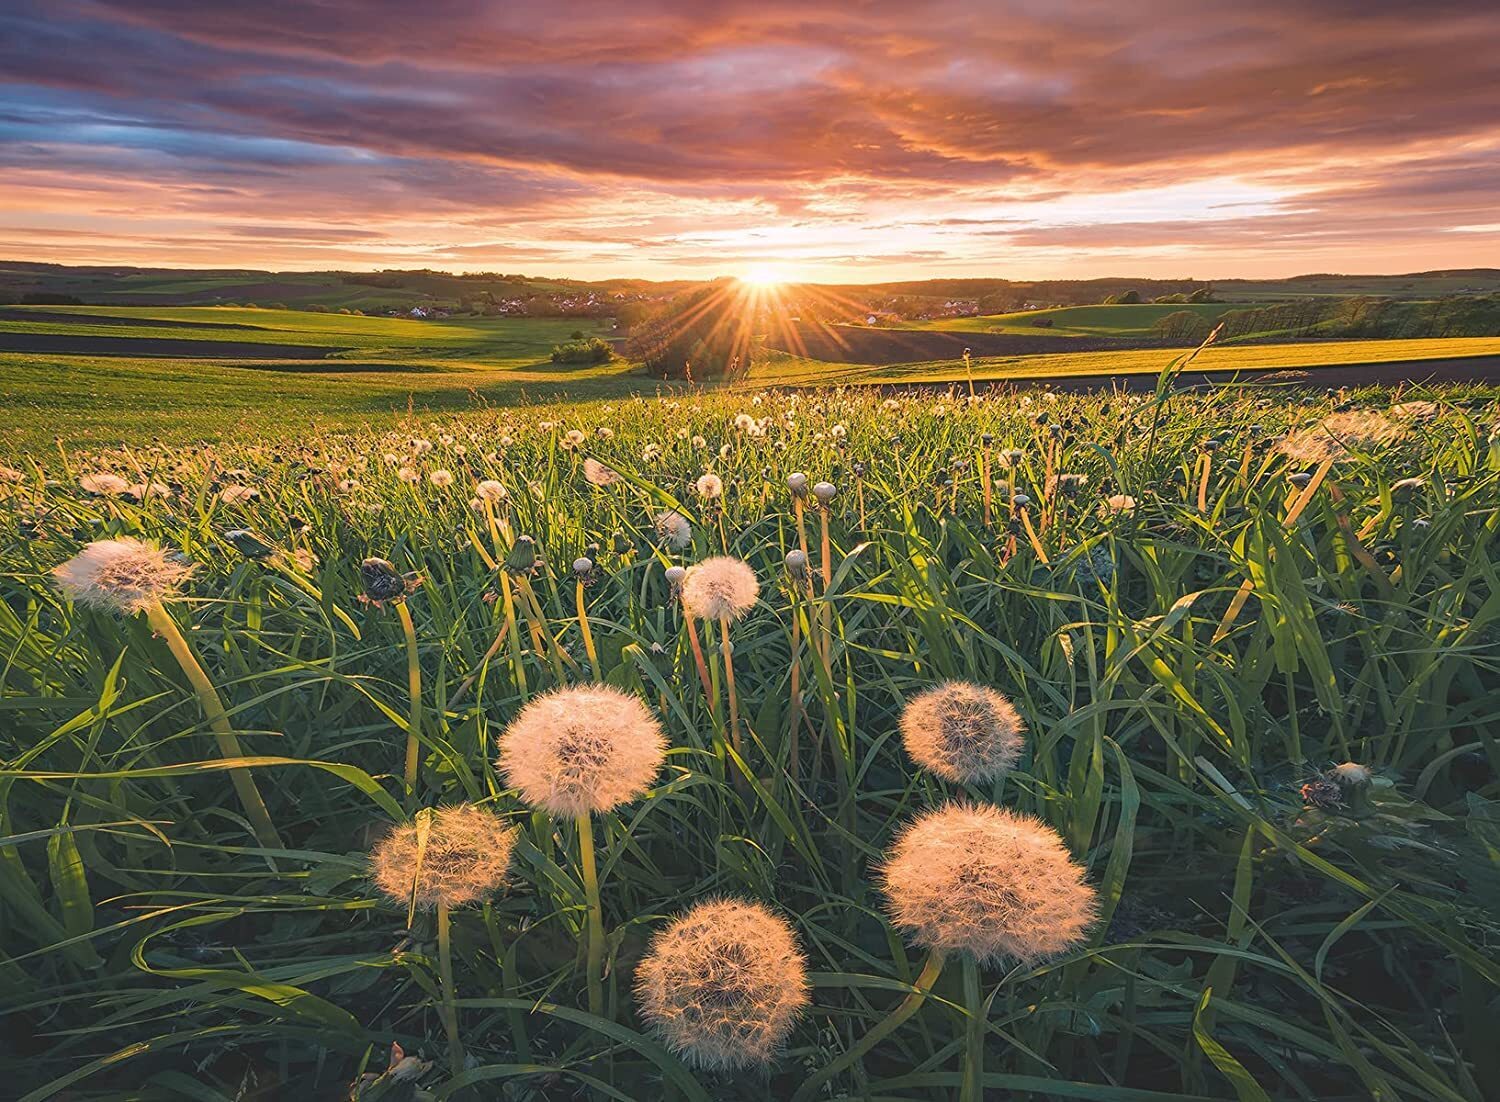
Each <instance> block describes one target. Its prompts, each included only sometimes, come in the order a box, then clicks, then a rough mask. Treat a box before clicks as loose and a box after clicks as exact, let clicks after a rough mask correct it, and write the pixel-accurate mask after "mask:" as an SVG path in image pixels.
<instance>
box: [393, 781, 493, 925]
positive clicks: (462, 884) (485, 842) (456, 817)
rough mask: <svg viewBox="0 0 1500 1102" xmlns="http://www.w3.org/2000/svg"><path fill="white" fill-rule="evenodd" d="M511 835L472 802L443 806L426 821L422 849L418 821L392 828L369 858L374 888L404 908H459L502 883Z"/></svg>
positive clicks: (491, 812)
mask: <svg viewBox="0 0 1500 1102" xmlns="http://www.w3.org/2000/svg"><path fill="white" fill-rule="evenodd" d="M514 845H515V834H514V832H513V831H512V830H511V828H510V826H509V825H508V824H507V823H506V821H505V820H504V819H502V818H501V817H500V816H498V815H496V814H495V813H494V812H493V811H489V810H486V809H485V808H482V807H475V806H474V805H473V804H460V805H459V806H458V807H445V808H441V809H439V810H438V811H437V812H435V813H434V814H433V815H432V816H431V818H430V821H429V823H428V827H427V841H426V846H425V848H424V847H423V844H422V839H421V825H420V824H419V823H402V824H400V825H398V826H396V827H393V828H392V829H391V831H390V833H388V834H387V835H386V836H385V837H384V838H383V839H381V841H380V843H379V844H378V845H376V847H375V851H374V852H373V853H371V854H370V872H371V875H372V876H373V878H374V880H375V885H376V887H378V888H379V889H380V890H381V891H382V892H384V893H385V894H386V895H388V896H390V898H391V899H393V900H394V901H395V902H397V903H399V904H401V905H402V906H403V907H404V906H407V905H409V904H410V903H411V901H412V899H413V898H415V900H416V904H417V906H418V907H436V906H437V905H438V904H440V903H441V904H443V905H444V906H447V907H462V906H464V905H465V904H468V903H477V902H479V901H480V900H482V899H485V898H487V897H488V896H489V895H490V894H491V893H493V892H494V891H495V889H496V888H498V887H499V886H500V885H501V884H503V883H504V882H505V870H506V868H507V867H508V866H509V865H510V853H511V849H512V848H513V847H514Z"/></svg>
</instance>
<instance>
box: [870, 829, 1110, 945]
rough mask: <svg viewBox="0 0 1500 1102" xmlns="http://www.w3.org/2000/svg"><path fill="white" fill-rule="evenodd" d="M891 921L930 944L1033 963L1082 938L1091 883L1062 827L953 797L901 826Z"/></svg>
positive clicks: (891, 879) (889, 869)
mask: <svg viewBox="0 0 1500 1102" xmlns="http://www.w3.org/2000/svg"><path fill="white" fill-rule="evenodd" d="M881 877H882V881H883V886H884V890H885V894H886V897H887V901H888V910H889V913H890V916H891V921H892V922H894V923H895V924H896V925H897V926H899V927H901V928H902V929H904V930H906V931H908V932H909V933H910V934H911V935H912V939H913V940H914V941H915V942H916V943H917V944H918V945H922V946H925V947H926V948H929V949H939V950H942V951H944V952H963V953H968V954H970V955H972V956H974V957H976V958H978V959H979V960H994V959H1000V958H1012V959H1015V960H1018V961H1021V962H1023V963H1028V964H1029V963H1035V962H1036V961H1040V960H1044V959H1046V958H1048V957H1051V956H1055V955H1056V954H1058V953H1062V952H1065V951H1066V950H1068V949H1070V948H1072V947H1074V946H1075V945H1078V944H1079V943H1081V942H1082V941H1083V940H1084V937H1085V935H1086V933H1087V931H1088V928H1089V926H1090V925H1091V924H1092V922H1093V920H1094V916H1095V914H1096V913H1097V901H1096V898H1095V894H1094V889H1093V888H1091V887H1090V886H1089V885H1088V884H1087V883H1086V882H1085V881H1084V870H1083V869H1082V867H1081V866H1079V865H1078V864H1077V863H1076V862H1074V860H1073V859H1072V856H1071V855H1070V854H1069V853H1068V849H1067V847H1066V846H1064V845H1063V841H1062V839H1061V838H1060V837H1059V836H1058V834H1057V832H1056V831H1054V830H1053V829H1052V828H1051V827H1049V826H1047V825H1046V824H1045V823H1043V822H1041V821H1040V820H1039V819H1033V818H1031V817H1030V816H1027V815H1018V814H1016V813H1014V812H1012V811H1008V810H1006V809H1004V808H999V807H991V806H989V805H975V806H965V805H962V804H949V805H948V806H946V807H942V808H939V809H937V810H935V811H929V812H927V813H926V814H924V815H922V816H921V817H920V818H918V819H917V820H916V821H914V822H913V823H911V824H910V825H908V826H907V827H906V829H905V830H904V831H902V833H901V835H900V836H899V837H898V838H897V839H896V842H895V844H894V845H893V846H892V847H891V851H890V856H889V858H888V860H887V861H886V864H885V866H884V868H883V869H882V870H881Z"/></svg>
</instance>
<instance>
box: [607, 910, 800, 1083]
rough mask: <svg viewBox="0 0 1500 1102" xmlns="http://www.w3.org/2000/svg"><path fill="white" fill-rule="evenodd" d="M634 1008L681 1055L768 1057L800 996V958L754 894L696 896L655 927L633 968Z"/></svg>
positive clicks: (717, 1066)
mask: <svg viewBox="0 0 1500 1102" xmlns="http://www.w3.org/2000/svg"><path fill="white" fill-rule="evenodd" d="M635 988H636V998H637V1000H638V1002H639V1005H640V1009H641V1016H642V1017H643V1018H645V1019H646V1021H648V1022H650V1023H651V1025H652V1027H653V1028H654V1029H655V1031H656V1032H657V1033H658V1034H659V1035H660V1036H661V1037H662V1039H663V1040H664V1041H665V1042H666V1043H667V1046H668V1047H669V1048H671V1049H672V1050H673V1051H674V1052H676V1053H678V1054H679V1055H680V1056H682V1057H683V1059H684V1060H686V1061H687V1062H688V1063H690V1064H693V1065H695V1066H697V1067H700V1068H707V1069H712V1070H726V1071H727V1070H732V1069H736V1068H745V1067H751V1066H755V1065H761V1064H766V1063H769V1062H770V1061H771V1060H772V1059H773V1058H774V1057H775V1055H776V1053H777V1052H778V1050H779V1049H780V1048H781V1047H782V1045H783V1044H784V1043H785V1042H786V1039H787V1036H788V1035H789V1034H790V1033H791V1031H792V1028H793V1026H795V1025H796V1023H797V1019H798V1018H799V1017H800V1016H801V1015H802V1013H803V1011H804V1010H805V1009H806V1008H807V1005H808V1003H809V1001H810V1000H809V997H808V984H807V961H806V958H805V957H804V956H803V954H802V952H801V950H800V949H799V948H798V946H797V938H796V935H795V934H794V933H793V932H792V928H791V927H790V926H789V925H788V924H787V922H786V921H785V920H784V919H782V918H781V917H779V916H778V915H776V914H774V913H772V912H771V911H770V910H769V909H768V908H766V907H764V906H762V905H760V904H759V903H749V902H741V901H739V900H735V899H721V900H711V901H708V902H705V903H699V904H698V905H697V906H695V907H694V908H692V910H690V911H688V912H687V913H686V914H685V915H683V916H682V917H681V918H678V919H677V920H676V921H674V922H673V923H672V924H671V925H670V926H667V927H666V928H664V929H662V930H660V931H659V932H658V933H657V934H656V936H655V937H654V938H653V939H652V941H651V946H650V949H649V950H648V952H647V953H646V956H645V957H644V958H643V959H642V961H641V963H640V964H639V965H638V966H637V967H636V973H635Z"/></svg>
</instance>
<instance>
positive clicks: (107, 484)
mask: <svg viewBox="0 0 1500 1102" xmlns="http://www.w3.org/2000/svg"><path fill="white" fill-rule="evenodd" d="M78 485H79V486H81V487H82V488H83V489H84V490H85V491H86V492H87V493H91V494H98V495H99V496H100V497H118V496H119V495H121V494H123V493H126V492H127V491H129V489H130V483H128V482H126V481H125V480H124V479H123V478H121V477H120V476H119V475H117V474H110V473H108V472H107V471H101V472H100V473H98V474H86V475H84V476H83V477H82V478H80V479H79V480H78Z"/></svg>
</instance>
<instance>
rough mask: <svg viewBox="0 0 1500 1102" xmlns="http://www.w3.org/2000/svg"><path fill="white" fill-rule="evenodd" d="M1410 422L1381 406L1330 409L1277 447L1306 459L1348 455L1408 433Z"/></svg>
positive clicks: (1302, 460) (1282, 451) (1324, 458)
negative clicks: (1382, 410)
mask: <svg viewBox="0 0 1500 1102" xmlns="http://www.w3.org/2000/svg"><path fill="white" fill-rule="evenodd" d="M1406 429H1407V425H1406V424H1405V423H1403V422H1401V421H1393V420H1391V419H1390V418H1389V417H1386V416H1385V415H1384V414H1383V413H1380V412H1379V411H1378V410H1346V411H1345V412H1342V413H1330V414H1329V415H1328V416H1327V417H1325V418H1323V420H1321V421H1319V422H1318V423H1317V424H1316V425H1313V426H1312V427H1311V428H1305V429H1300V430H1298V431H1297V432H1294V433H1292V434H1291V435H1290V436H1288V437H1286V439H1284V440H1282V441H1281V443H1280V444H1278V445H1277V450H1278V451H1280V452H1281V453H1282V454H1283V455H1286V456H1288V457H1289V458H1292V459H1296V460H1298V461H1300V462H1303V463H1322V462H1324V461H1325V460H1329V459H1332V460H1335V461H1337V460H1341V459H1348V458H1349V457H1350V456H1351V455H1352V454H1353V453H1354V452H1355V451H1357V450H1361V449H1368V448H1376V447H1383V446H1385V445H1387V444H1391V443H1393V442H1395V441H1396V440H1399V439H1400V438H1401V437H1402V436H1403V435H1405V433H1406Z"/></svg>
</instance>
